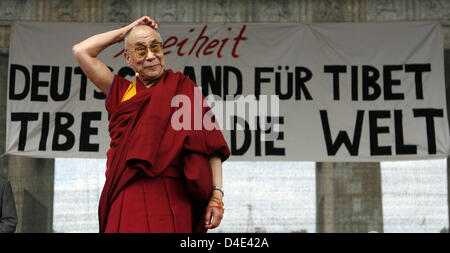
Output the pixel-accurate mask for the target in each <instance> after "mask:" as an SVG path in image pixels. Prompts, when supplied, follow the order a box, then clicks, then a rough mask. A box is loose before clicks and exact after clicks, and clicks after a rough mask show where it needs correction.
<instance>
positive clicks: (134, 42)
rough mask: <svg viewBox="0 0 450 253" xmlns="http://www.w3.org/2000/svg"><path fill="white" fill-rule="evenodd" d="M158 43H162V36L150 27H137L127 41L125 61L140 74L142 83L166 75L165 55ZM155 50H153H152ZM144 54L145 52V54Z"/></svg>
mask: <svg viewBox="0 0 450 253" xmlns="http://www.w3.org/2000/svg"><path fill="white" fill-rule="evenodd" d="M158 43H162V40H161V36H160V35H159V34H158V32H156V31H155V30H153V29H152V28H150V27H148V26H136V27H134V28H133V30H132V31H131V32H130V34H129V35H128V38H127V40H126V49H127V50H126V53H125V59H126V61H127V62H128V64H129V65H130V66H131V67H133V69H134V70H135V71H136V72H137V73H139V78H140V79H141V81H142V82H144V83H146V82H151V81H153V80H155V79H157V78H159V77H161V76H162V74H164V66H165V62H164V53H163V50H162V48H160V50H159V52H155V51H158V50H155V49H158V46H161V44H159V45H158ZM152 49H153V50H152ZM142 52H145V54H143V53H142Z"/></svg>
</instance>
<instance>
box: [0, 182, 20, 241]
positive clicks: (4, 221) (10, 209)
mask: <svg viewBox="0 0 450 253" xmlns="http://www.w3.org/2000/svg"><path fill="white" fill-rule="evenodd" d="M0 193H1V194H2V196H1V198H2V200H3V202H2V205H1V208H2V210H1V217H0V233H14V231H16V225H17V213H16V204H15V202H14V195H13V192H12V189H11V184H10V183H9V182H8V183H6V184H5V186H4V189H3V190H2V191H0Z"/></svg>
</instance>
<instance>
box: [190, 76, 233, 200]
mask: <svg viewBox="0 0 450 253" xmlns="http://www.w3.org/2000/svg"><path fill="white" fill-rule="evenodd" d="M186 79H187V80H186V82H187V84H186V85H184V88H185V90H183V94H185V95H187V96H188V97H189V98H190V101H192V102H191V129H190V130H186V131H185V133H186V138H185V140H184V143H183V150H182V154H183V171H184V175H185V176H186V179H187V182H188V189H189V191H190V193H191V195H192V196H194V198H195V199H196V200H197V201H199V203H202V202H204V201H207V200H208V199H209V195H210V194H211V187H212V170H211V165H210V164H209V158H210V157H211V156H213V155H218V156H219V157H220V158H221V160H222V161H225V160H226V159H228V157H229V156H230V150H229V148H228V145H227V143H226V141H225V138H224V137H223V134H222V131H221V130H220V129H219V128H218V126H217V124H215V120H214V119H215V118H214V115H213V114H212V111H211V110H210V107H209V106H202V104H203V101H204V97H203V95H201V90H200V89H199V88H198V86H197V85H196V84H195V83H194V82H193V81H191V80H190V79H188V78H186ZM196 89H197V90H196ZM194 93H195V94H194ZM195 103H196V104H197V105H195ZM196 107H197V109H198V108H200V109H198V110H197V111H196V109H195V108H196ZM195 113H201V115H200V117H198V115H197V116H195V115H194V114H195ZM196 118H197V119H199V118H200V120H201V122H200V123H198V122H197V125H196V123H195V121H196ZM213 125H215V126H216V128H214V127H213Z"/></svg>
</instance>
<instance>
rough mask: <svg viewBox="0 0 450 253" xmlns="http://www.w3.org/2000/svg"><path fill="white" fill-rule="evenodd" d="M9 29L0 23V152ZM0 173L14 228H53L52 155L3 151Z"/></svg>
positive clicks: (27, 229) (4, 128) (4, 119)
mask: <svg viewBox="0 0 450 253" xmlns="http://www.w3.org/2000/svg"><path fill="white" fill-rule="evenodd" d="M10 29H11V27H10V24H9V23H0V34H1V36H0V124H1V125H0V155H3V154H4V153H5V140H6V101H7V96H8V89H7V87H8V84H7V76H8V57H9V52H8V48H9V32H10ZM4 37H7V38H4ZM0 177H2V178H4V179H7V180H9V181H10V182H11V186H12V189H13V193H14V199H15V202H16V210H17V217H18V223H17V227H16V232H41V233H42V232H43V233H46V232H52V224H53V185H54V159H37V158H27V157H20V156H8V155H3V156H1V157H0Z"/></svg>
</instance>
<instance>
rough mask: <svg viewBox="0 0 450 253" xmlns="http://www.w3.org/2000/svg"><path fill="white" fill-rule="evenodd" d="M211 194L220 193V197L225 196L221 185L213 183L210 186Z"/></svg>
mask: <svg viewBox="0 0 450 253" xmlns="http://www.w3.org/2000/svg"><path fill="white" fill-rule="evenodd" d="M212 194H213V195H216V196H217V195H220V196H221V197H223V196H225V194H224V190H223V188H222V187H221V186H217V185H213V187H212Z"/></svg>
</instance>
